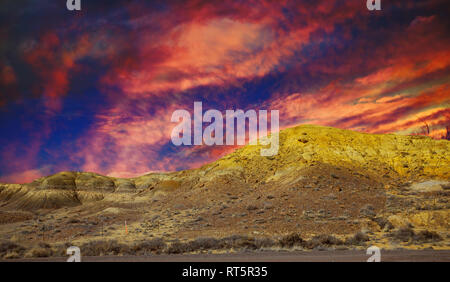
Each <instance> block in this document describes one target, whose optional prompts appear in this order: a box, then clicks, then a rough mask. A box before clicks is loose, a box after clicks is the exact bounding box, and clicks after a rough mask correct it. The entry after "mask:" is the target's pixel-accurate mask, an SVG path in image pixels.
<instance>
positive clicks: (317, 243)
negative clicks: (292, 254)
mask: <svg viewBox="0 0 450 282" xmlns="http://www.w3.org/2000/svg"><path fill="white" fill-rule="evenodd" d="M342 244H343V242H342V240H340V239H338V238H336V237H334V236H333V235H327V234H321V235H317V236H314V237H312V238H311V239H310V240H308V241H306V242H304V243H303V247H305V248H308V249H314V248H317V247H322V246H327V247H328V246H335V245H336V246H337V245H342Z"/></svg>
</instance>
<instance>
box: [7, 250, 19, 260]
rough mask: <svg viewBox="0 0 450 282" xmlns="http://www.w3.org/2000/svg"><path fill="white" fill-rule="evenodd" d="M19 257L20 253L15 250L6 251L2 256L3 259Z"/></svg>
mask: <svg viewBox="0 0 450 282" xmlns="http://www.w3.org/2000/svg"><path fill="white" fill-rule="evenodd" d="M20 257H21V255H20V254H18V253H17V252H15V251H12V252H8V253H6V254H5V255H4V256H3V258H4V259H17V258H20Z"/></svg>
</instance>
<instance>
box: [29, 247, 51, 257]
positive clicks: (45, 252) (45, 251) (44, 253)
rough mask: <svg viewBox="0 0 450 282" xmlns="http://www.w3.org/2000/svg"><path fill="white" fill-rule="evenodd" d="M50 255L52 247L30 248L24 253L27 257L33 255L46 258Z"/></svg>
mask: <svg viewBox="0 0 450 282" xmlns="http://www.w3.org/2000/svg"><path fill="white" fill-rule="evenodd" d="M52 255H53V251H52V249H50V248H41V247H35V248H32V249H31V250H29V251H28V252H27V254H26V256H27V257H34V258H46V257H50V256H52Z"/></svg>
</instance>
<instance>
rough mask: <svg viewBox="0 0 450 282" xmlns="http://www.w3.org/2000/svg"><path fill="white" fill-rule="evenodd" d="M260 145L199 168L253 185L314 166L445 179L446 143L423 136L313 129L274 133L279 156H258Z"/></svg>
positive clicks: (448, 173) (449, 171) (449, 166)
mask: <svg viewBox="0 0 450 282" xmlns="http://www.w3.org/2000/svg"><path fill="white" fill-rule="evenodd" d="M260 150H261V145H258V146H245V147H243V148H241V149H238V150H236V151H235V152H233V153H231V154H229V155H228V156H225V157H224V158H222V159H220V160H218V161H217V162H214V163H213V164H209V165H207V166H205V167H204V169H206V170H212V171H215V170H224V169H225V170H226V169H228V170H235V171H236V172H239V171H240V172H241V173H243V174H244V175H245V177H246V178H248V179H249V180H253V181H265V180H271V179H273V178H274V177H275V178H276V177H277V174H279V175H281V174H295V173H294V171H299V170H302V169H304V168H307V167H313V166H315V165H317V164H329V165H332V166H337V167H347V168H352V169H357V170H361V171H362V173H368V174H371V175H373V176H380V177H383V176H385V177H386V176H392V177H399V178H407V179H421V178H424V179H427V178H433V179H434V178H438V179H450V154H449V152H450V142H448V141H447V140H434V139H432V138H429V137H425V136H401V135H394V134H366V133H359V132H354V131H350V130H342V129H338V128H332V127H323V126H315V125H301V126H297V127H293V128H289V129H286V130H283V131H281V132H280V148H279V153H278V154H277V155H275V156H273V157H263V156H260Z"/></svg>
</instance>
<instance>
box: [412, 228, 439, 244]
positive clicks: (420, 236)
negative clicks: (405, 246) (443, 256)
mask: <svg viewBox="0 0 450 282" xmlns="http://www.w3.org/2000/svg"><path fill="white" fill-rule="evenodd" d="M413 240H414V241H417V242H422V243H425V242H438V241H442V237H441V236H440V235H439V234H437V233H436V232H434V231H428V230H424V231H420V232H419V233H417V234H415V235H414V236H413Z"/></svg>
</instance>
